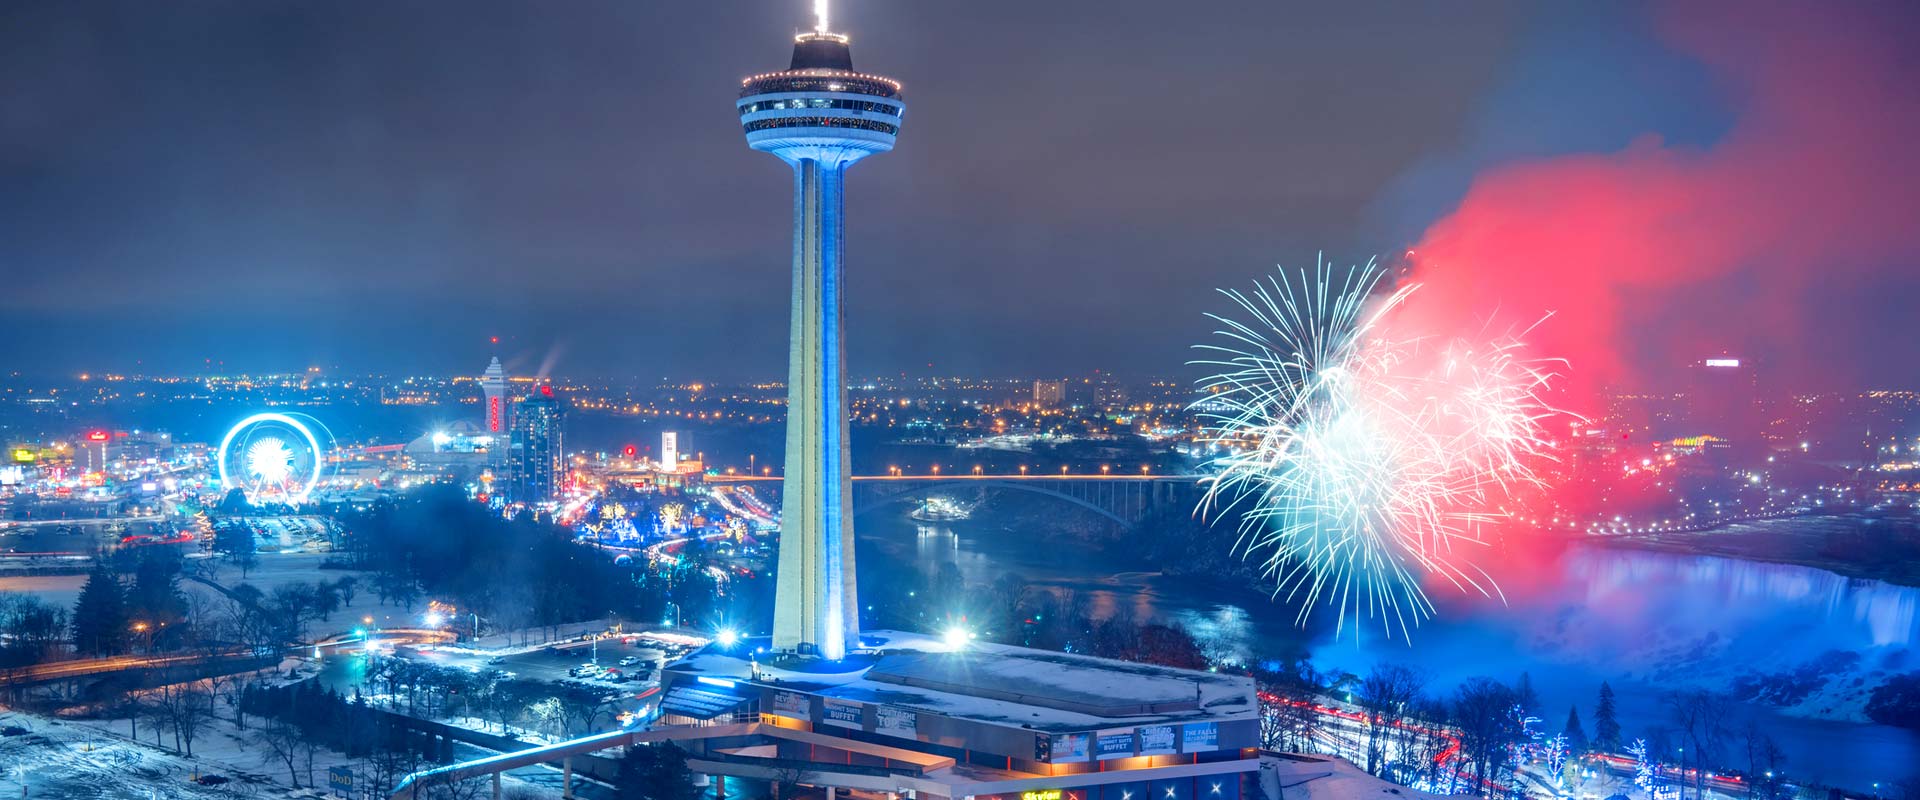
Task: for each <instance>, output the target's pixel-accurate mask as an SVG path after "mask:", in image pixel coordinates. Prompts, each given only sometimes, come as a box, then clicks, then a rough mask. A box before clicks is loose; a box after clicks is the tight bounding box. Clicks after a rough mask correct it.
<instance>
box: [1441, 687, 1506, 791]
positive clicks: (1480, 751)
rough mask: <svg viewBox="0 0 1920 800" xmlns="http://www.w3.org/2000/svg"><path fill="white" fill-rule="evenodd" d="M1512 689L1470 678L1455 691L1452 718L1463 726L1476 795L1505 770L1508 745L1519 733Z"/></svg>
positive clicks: (1463, 747)
mask: <svg viewBox="0 0 1920 800" xmlns="http://www.w3.org/2000/svg"><path fill="white" fill-rule="evenodd" d="M1516 700H1517V697H1516V694H1515V692H1514V691H1513V688H1512V687H1510V686H1507V685H1506V684H1503V683H1501V682H1499V681H1496V680H1494V679H1492V678H1484V677H1482V678H1469V679H1467V682H1466V683H1463V684H1461V685H1460V688H1458V689H1456V690H1454V694H1453V719H1454V723H1455V724H1457V725H1458V726H1459V727H1460V750H1461V753H1462V754H1463V755H1465V756H1466V757H1467V760H1468V763H1471V764H1473V765H1474V772H1473V775H1474V778H1476V780H1475V781H1474V783H1473V791H1474V794H1485V793H1486V790H1487V785H1488V784H1489V783H1491V782H1493V781H1494V780H1495V776H1496V775H1500V774H1502V773H1503V772H1505V768H1506V763H1507V758H1508V757H1509V756H1510V755H1511V754H1512V751H1511V748H1509V747H1508V745H1510V744H1512V743H1513V742H1514V741H1515V740H1516V739H1517V738H1518V736H1519V730H1518V729H1517V728H1518V726H1517V725H1516V724H1515V721H1514V719H1513V706H1514V703H1515V702H1516Z"/></svg>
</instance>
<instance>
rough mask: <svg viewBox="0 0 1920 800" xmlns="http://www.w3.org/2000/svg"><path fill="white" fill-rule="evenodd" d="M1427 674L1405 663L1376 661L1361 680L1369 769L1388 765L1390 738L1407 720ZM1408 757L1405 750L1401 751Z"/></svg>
mask: <svg viewBox="0 0 1920 800" xmlns="http://www.w3.org/2000/svg"><path fill="white" fill-rule="evenodd" d="M1426 684H1427V680H1426V678H1424V677H1422V676H1421V675H1420V673H1419V672H1417V671H1415V670H1414V669H1413V668H1412V667H1408V666H1405V665H1402V664H1375V665H1374V667H1373V671H1371V672H1368V673H1367V677H1365V678H1362V679H1361V681H1360V692H1359V700H1360V707H1361V708H1362V709H1365V710H1366V712H1367V772H1369V773H1371V774H1374V775H1378V774H1380V771H1381V770H1383V769H1385V768H1386V766H1387V741H1388V738H1389V736H1390V735H1391V732H1392V731H1393V730H1394V729H1395V728H1398V727H1400V726H1401V725H1402V724H1403V721H1404V719H1405V718H1406V714H1407V707H1408V706H1410V705H1412V704H1413V701H1414V700H1415V699H1416V698H1418V697H1419V696H1420V690H1421V689H1423V688H1425V686H1426ZM1400 756H1401V760H1405V757H1406V755H1405V753H1402V754H1400Z"/></svg>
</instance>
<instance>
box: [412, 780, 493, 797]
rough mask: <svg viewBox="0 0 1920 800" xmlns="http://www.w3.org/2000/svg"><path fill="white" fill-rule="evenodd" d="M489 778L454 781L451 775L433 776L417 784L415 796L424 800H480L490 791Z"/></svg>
mask: <svg viewBox="0 0 1920 800" xmlns="http://www.w3.org/2000/svg"><path fill="white" fill-rule="evenodd" d="M488 782H489V781H488V779H487V778H464V779H460V780H454V779H453V778H452V777H451V776H449V775H433V776H429V777H427V778H426V779H424V780H421V781H418V782H417V783H415V786H416V788H417V791H416V792H415V795H416V796H417V797H420V798H422V799H423V800H478V799H479V797H480V796H481V794H482V793H483V792H486V791H487V790H488Z"/></svg>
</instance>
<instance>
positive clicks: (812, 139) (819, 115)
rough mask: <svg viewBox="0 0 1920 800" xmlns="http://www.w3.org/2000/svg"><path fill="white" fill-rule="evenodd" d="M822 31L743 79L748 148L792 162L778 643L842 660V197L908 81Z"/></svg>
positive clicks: (880, 143) (850, 591)
mask: <svg viewBox="0 0 1920 800" xmlns="http://www.w3.org/2000/svg"><path fill="white" fill-rule="evenodd" d="M827 2H828V0H814V14H815V17H816V24H815V26H814V30H813V31H812V32H811V33H804V34H801V35H799V36H797V37H795V39H794V45H793V60H792V62H791V63H790V64H789V65H788V67H787V69H785V70H783V71H780V72H769V73H765V74H761V75H755V76H753V77H751V78H747V79H746V80H745V81H742V82H741V87H740V99H739V101H738V102H737V103H736V104H735V105H736V106H737V107H738V109H739V111H740V123H741V126H742V127H743V128H745V130H746V134H747V145H748V146H750V147H752V148H753V149H755V150H760V151H762V152H767V153H772V154H774V155H776V156H779V157H780V160H782V161H785V162H787V164H789V165H791V166H792V167H793V309H792V311H793V321H792V329H791V345H790V348H791V349H790V350H789V352H788V357H787V459H786V473H785V474H786V480H785V488H784V490H783V498H782V503H781V511H780V566H779V574H778V577H777V579H776V584H777V585H776V594H775V606H774V623H773V646H774V648H775V649H777V650H782V651H786V652H794V653H800V654H802V655H817V656H820V657H822V658H825V659H829V660H838V659H840V658H841V657H842V656H844V655H845V654H846V652H847V650H848V648H850V647H857V646H858V644H859V637H860V612H859V609H860V604H859V603H858V601H857V599H856V597H855V590H854V567H853V514H852V511H853V507H852V503H851V502H850V501H849V499H848V498H849V493H850V487H851V484H850V482H849V480H848V479H849V476H850V469H851V467H850V464H849V459H848V454H847V389H846V362H845V354H846V347H845V344H844V343H843V341H842V330H841V317H842V311H841V301H842V297H843V293H842V291H841V287H842V286H844V285H845V284H844V280H845V274H844V271H843V265H842V263H841V255H842V253H843V252H844V246H843V236H842V229H843V224H842V217H841V214H842V191H843V187H844V185H845V181H846V172H847V168H848V167H850V166H852V165H853V163H854V162H856V161H859V160H860V159H862V158H866V157H867V156H870V155H873V154H874V153H884V152H887V151H888V150H892V149H893V141H894V136H895V135H897V134H898V133H899V131H900V119H901V114H902V112H903V111H905V109H906V105H905V103H903V102H902V101H901V99H900V84H899V83H898V82H896V81H894V80H893V79H891V78H884V77H881V76H878V75H869V74H865V73H861V72H855V71H854V69H853V53H852V50H851V49H850V48H849V47H848V39H847V37H846V36H843V35H841V34H837V33H833V32H831V30H830V29H829V28H828V26H827V17H828V6H827Z"/></svg>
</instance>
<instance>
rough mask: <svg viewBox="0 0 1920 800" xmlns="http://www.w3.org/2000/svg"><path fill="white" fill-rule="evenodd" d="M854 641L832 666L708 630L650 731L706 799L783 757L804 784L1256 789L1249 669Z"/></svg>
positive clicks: (959, 639) (764, 775) (1160, 793)
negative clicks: (698, 780)
mask: <svg viewBox="0 0 1920 800" xmlns="http://www.w3.org/2000/svg"><path fill="white" fill-rule="evenodd" d="M862 638H863V639H864V640H865V644H866V645H867V646H866V647H864V648H862V649H860V650H857V651H855V652H853V653H851V654H849V655H848V656H847V658H846V660H845V661H844V662H842V664H840V665H831V666H837V668H830V665H829V664H826V663H823V662H819V661H805V660H797V659H793V658H792V657H785V658H784V659H783V658H769V657H767V656H759V657H756V656H755V655H753V653H754V651H755V650H756V649H757V647H758V645H760V644H762V643H764V642H765V641H766V640H765V639H740V640H738V641H736V642H735V643H733V644H731V645H728V644H724V642H725V641H726V638H725V637H722V638H720V639H717V640H716V641H715V643H714V644H711V645H708V646H707V647H706V648H705V649H704V650H701V651H699V652H696V653H694V654H693V655H691V656H689V657H687V658H685V659H682V660H680V661H677V662H675V663H673V664H669V665H668V666H667V668H666V670H665V674H664V676H663V682H662V686H663V687H664V690H663V691H664V694H663V696H662V700H661V705H660V710H661V717H660V723H659V725H658V726H656V730H655V733H657V734H658V735H660V736H662V737H663V738H670V739H673V740H674V741H677V742H678V743H679V744H680V746H681V747H683V748H686V750H687V752H688V756H687V766H688V767H689V768H690V769H692V770H694V771H695V772H700V773H704V774H707V775H709V776H712V777H713V778H714V779H715V780H716V781H717V782H718V783H719V784H721V785H717V786H716V787H715V795H716V796H723V795H721V792H726V793H727V794H736V793H737V792H734V791H731V790H728V789H726V788H725V787H724V784H725V782H726V781H727V778H728V776H732V777H734V778H738V779H744V780H746V781H750V782H755V783H757V782H760V781H768V780H778V779H779V770H780V769H781V768H782V766H783V762H784V764H794V763H795V762H801V763H804V770H805V772H806V775H807V778H806V779H805V783H807V784H810V785H813V786H819V787H833V788H835V789H851V790H858V791H863V792H874V793H893V794H894V795H895V796H899V797H918V798H921V800H926V799H927V798H951V799H952V800H961V799H962V798H972V799H973V800H990V799H991V800H1033V798H1053V799H1055V800H1169V799H1171V800H1240V798H1243V797H1258V796H1259V794H1260V793H1259V790H1258V789H1257V782H1258V775H1259V770H1260V768H1261V763H1262V759H1261V757H1260V751H1259V749H1258V748H1259V745H1260V705H1259V701H1258V699H1257V698H1256V697H1255V694H1254V684H1253V679H1252V678H1250V677H1247V676H1244V675H1232V674H1222V673H1214V672H1198V671H1193V670H1184V669H1174V668H1171V667H1162V666H1156V665H1152V664H1138V663H1132V662H1122V661H1111V660H1107V659H1100V658H1093V657H1090V656H1082V655H1074V654H1070V653H1057V652H1051V651H1041V650H1029V649H1026V648H1021V647H1009V646H1005V645H997V644H989V643H985V642H980V641H973V640H969V639H968V638H967V637H966V636H965V635H964V634H960V635H950V636H946V637H940V638H935V637H929V636H924V635H919V634H911V633H896V632H892V631H872V632H869V633H868V634H866V635H865V636H863V637H862ZM749 754H751V755H749ZM741 788H746V787H741ZM753 791H754V790H753V789H751V788H746V794H748V795H749V796H751V794H752V792H753ZM832 796H834V793H833V792H831V791H830V792H829V793H828V797H832Z"/></svg>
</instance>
